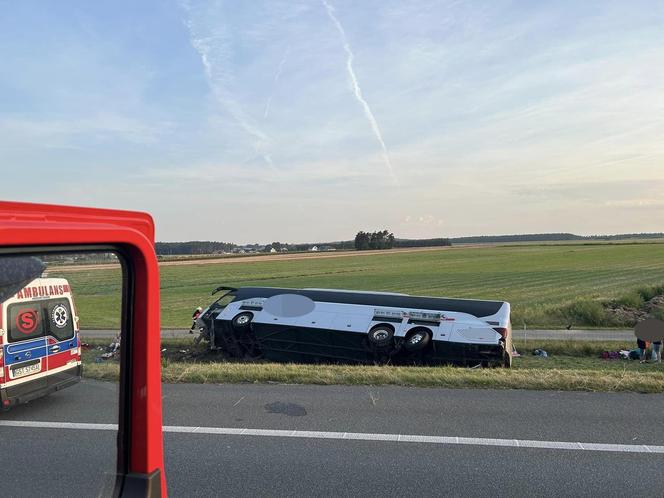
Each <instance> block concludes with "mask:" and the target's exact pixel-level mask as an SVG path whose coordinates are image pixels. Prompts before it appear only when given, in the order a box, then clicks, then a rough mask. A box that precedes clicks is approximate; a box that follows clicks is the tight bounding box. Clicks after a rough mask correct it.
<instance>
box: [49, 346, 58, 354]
mask: <svg viewBox="0 0 664 498" xmlns="http://www.w3.org/2000/svg"><path fill="white" fill-rule="evenodd" d="M51 351H52V352H53V353H57V352H58V351H60V346H58V345H55V346H51Z"/></svg>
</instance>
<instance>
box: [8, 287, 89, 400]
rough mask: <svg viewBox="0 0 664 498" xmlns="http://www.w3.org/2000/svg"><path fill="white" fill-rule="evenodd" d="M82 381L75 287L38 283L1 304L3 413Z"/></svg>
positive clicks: (21, 290)
mask: <svg viewBox="0 0 664 498" xmlns="http://www.w3.org/2000/svg"><path fill="white" fill-rule="evenodd" d="M80 380H81V343H80V338H79V327H78V317H77V316H76V308H75V307H74V301H73V299H72V292H71V288H70V286H69V282H67V280H65V279H63V278H36V279H34V280H32V281H31V282H30V283H29V284H28V285H26V286H25V287H23V288H22V289H20V290H18V291H17V292H16V294H13V295H12V296H11V297H9V298H7V299H5V300H4V301H3V302H2V303H1V304H0V400H1V401H2V408H3V409H4V410H8V409H9V408H11V407H12V406H15V405H17V404H20V403H26V402H28V401H31V400H33V399H36V398H40V397H42V396H46V395H47V394H50V393H53V392H55V391H59V390H60V389H64V388H65V387H69V386H72V385H74V384H76V383H77V382H79V381H80Z"/></svg>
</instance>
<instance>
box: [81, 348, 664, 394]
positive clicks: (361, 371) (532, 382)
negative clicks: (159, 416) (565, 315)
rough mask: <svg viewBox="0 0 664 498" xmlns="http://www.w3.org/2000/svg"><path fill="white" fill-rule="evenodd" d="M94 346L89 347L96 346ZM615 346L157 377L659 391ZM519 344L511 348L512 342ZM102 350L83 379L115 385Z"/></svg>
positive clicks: (183, 371) (172, 366) (208, 365)
mask: <svg viewBox="0 0 664 498" xmlns="http://www.w3.org/2000/svg"><path fill="white" fill-rule="evenodd" d="M97 345H99V344H92V346H97ZM623 346H628V345H627V344H624V343H620V342H609V343H598V342H579V341H576V342H574V343H565V342H564V341H542V342H541V343H539V344H538V347H540V348H543V349H546V350H547V352H549V354H550V355H551V356H550V357H549V358H547V359H542V358H539V357H534V356H532V355H528V354H524V355H523V356H522V357H520V358H515V359H514V367H513V368H512V369H509V370H506V369H470V368H462V367H453V366H442V367H411V366H390V365H384V366H367V365H305V364H283V363H268V362H256V363H239V362H230V361H223V360H218V361H210V360H209V358H208V359H207V360H201V361H193V360H192V361H173V360H168V359H163V360H162V380H163V381H164V382H167V383H197V384H217V383H219V384H222V383H245V382H246V383H284V384H319V385H332V384H336V385H339V384H341V385H395V386H409V387H445V388H458V389H468V388H482V389H536V390H562V391H602V392H620V391H622V392H625V391H628V392H643V393H661V392H664V365H662V364H639V362H637V361H629V360H602V359H600V358H599V357H598V356H599V354H600V353H601V351H604V350H616V349H622V348H623ZM162 347H165V348H167V349H169V348H176V349H179V348H183V347H189V348H191V341H190V340H186V339H176V340H172V341H168V340H167V341H164V342H163V344H162ZM517 347H518V345H517ZM100 353H101V352H100V351H98V350H96V349H94V347H93V348H92V349H90V350H88V351H86V352H84V358H83V365H84V366H83V375H84V377H86V378H91V379H98V380H117V379H118V375H119V366H118V364H117V363H116V362H113V361H106V362H101V363H95V357H97V356H99V354H100Z"/></svg>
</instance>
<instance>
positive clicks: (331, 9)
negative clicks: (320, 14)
mask: <svg viewBox="0 0 664 498" xmlns="http://www.w3.org/2000/svg"><path fill="white" fill-rule="evenodd" d="M321 2H322V3H323V5H324V6H325V10H327V15H328V17H329V18H330V20H331V21H332V23H333V24H334V26H335V27H336V28H337V31H339V35H340V37H341V42H342V43H343V46H344V50H345V51H346V55H347V56H348V57H347V59H346V69H347V70H348V76H349V77H350V81H351V83H352V85H353V93H354V94H355V98H356V99H357V101H358V102H359V103H360V105H361V106H362V109H364V114H365V116H366V117H367V120H368V121H369V124H370V125H371V129H372V130H373V133H374V135H375V136H376V140H378V143H379V144H380V147H381V149H382V156H383V161H385V165H386V166H387V169H388V171H389V174H390V177H391V178H392V180H393V181H394V182H395V183H398V180H397V177H396V175H395V174H394V168H393V167H392V162H391V161H390V156H389V154H388V153H387V146H386V145H385V141H384V140H383V134H382V133H381V132H380V128H379V126H378V122H377V121H376V117H375V116H374V114H373V112H372V111H371V107H369V104H368V103H367V101H366V100H364V97H363V96H362V89H361V88H360V84H359V83H358V81H357V77H356V76H355V70H354V69H353V58H354V55H353V51H352V50H351V48H350V44H349V43H348V38H347V37H346V31H345V30H344V28H343V26H342V25H341V23H340V22H339V19H337V16H336V15H335V14H334V7H332V5H330V4H329V3H328V2H327V0H321Z"/></svg>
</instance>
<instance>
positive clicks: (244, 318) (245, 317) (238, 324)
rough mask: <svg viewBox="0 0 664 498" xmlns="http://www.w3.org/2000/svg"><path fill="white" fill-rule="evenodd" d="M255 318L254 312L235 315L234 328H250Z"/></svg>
mask: <svg viewBox="0 0 664 498" xmlns="http://www.w3.org/2000/svg"><path fill="white" fill-rule="evenodd" d="M253 318H254V314H253V313H249V312H244V313H240V314H238V315H235V316H234V317H233V320H232V322H231V323H232V324H233V328H234V329H237V330H245V329H248V328H249V324H250V323H251V320H252V319H253Z"/></svg>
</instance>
